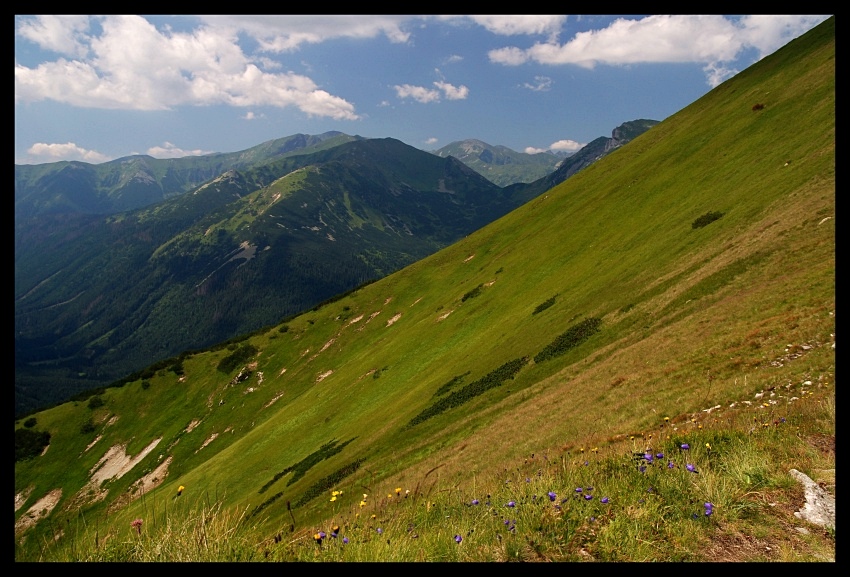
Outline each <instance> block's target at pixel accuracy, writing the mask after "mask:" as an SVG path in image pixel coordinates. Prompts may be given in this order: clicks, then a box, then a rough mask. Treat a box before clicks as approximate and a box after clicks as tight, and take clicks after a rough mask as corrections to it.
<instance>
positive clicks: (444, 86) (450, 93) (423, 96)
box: [393, 80, 469, 104]
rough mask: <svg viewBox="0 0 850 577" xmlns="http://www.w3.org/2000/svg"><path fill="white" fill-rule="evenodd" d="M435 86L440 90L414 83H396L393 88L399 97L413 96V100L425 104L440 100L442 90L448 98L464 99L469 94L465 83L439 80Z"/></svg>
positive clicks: (443, 94)
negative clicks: (458, 83)
mask: <svg viewBox="0 0 850 577" xmlns="http://www.w3.org/2000/svg"><path fill="white" fill-rule="evenodd" d="M434 86H436V87H437V88H438V89H439V90H435V89H433V88H426V87H424V86H414V85H412V84H396V85H394V86H393V89H395V92H396V96H398V97H399V98H412V99H413V100H415V101H417V102H421V103H423V104H426V103H428V102H439V101H440V96H441V95H440V92H441V91H442V96H443V97H445V98H446V99H447V100H464V99H465V98H466V97H467V96H469V88H467V87H466V86H464V85H460V86H454V85H453V84H449V83H448V82H443V81H440V80H438V81H436V82H434Z"/></svg>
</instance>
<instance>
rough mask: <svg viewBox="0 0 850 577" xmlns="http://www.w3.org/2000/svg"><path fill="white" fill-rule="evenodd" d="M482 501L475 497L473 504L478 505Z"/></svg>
mask: <svg viewBox="0 0 850 577" xmlns="http://www.w3.org/2000/svg"><path fill="white" fill-rule="evenodd" d="M480 502H481V501H479V500H478V499H473V500H472V504H473V505H478V504H479V503H480Z"/></svg>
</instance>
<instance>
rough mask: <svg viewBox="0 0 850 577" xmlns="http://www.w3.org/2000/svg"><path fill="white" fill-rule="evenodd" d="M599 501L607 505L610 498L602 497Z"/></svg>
mask: <svg viewBox="0 0 850 577" xmlns="http://www.w3.org/2000/svg"><path fill="white" fill-rule="evenodd" d="M599 501H600V502H601V503H607V502H608V497H602V498H601V499H599Z"/></svg>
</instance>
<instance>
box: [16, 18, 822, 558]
mask: <svg viewBox="0 0 850 577" xmlns="http://www.w3.org/2000/svg"><path fill="white" fill-rule="evenodd" d="M834 58H835V44H834V18H833V19H831V20H829V21H827V22H826V23H824V24H823V25H821V26H819V27H818V28H816V29H814V30H813V31H812V32H810V33H808V34H807V35H805V36H803V37H801V38H799V39H797V40H795V41H793V42H791V43H790V44H789V45H787V46H785V47H784V48H782V49H781V50H779V51H778V52H776V53H775V54H773V55H771V56H769V57H767V58H765V59H764V60H762V61H761V62H759V63H758V64H756V65H754V66H753V67H751V68H750V69H748V70H746V71H744V72H742V73H740V74H739V75H737V76H736V77H734V78H732V79H731V80H729V81H727V82H725V83H724V84H722V85H720V86H719V87H717V88H716V89H715V90H713V91H711V92H710V93H709V94H707V95H706V96H705V97H703V98H701V99H700V100H698V101H696V102H694V103H693V104H691V105H690V106H688V107H687V108H685V109H683V110H682V111H680V112H679V113H677V114H676V115H674V116H672V117H670V118H668V119H667V120H665V121H664V122H662V123H660V124H659V125H657V126H655V127H654V128H653V129H652V130H650V131H648V132H647V133H645V134H643V135H642V136H640V137H638V138H636V139H635V140H634V141H632V142H631V143H629V144H628V145H626V146H624V147H623V148H621V149H619V150H617V151H615V152H614V153H612V154H610V155H609V156H607V157H606V158H604V159H602V160H600V161H599V162H598V163H595V164H593V165H592V166H590V167H588V168H587V169H585V170H583V171H582V172H580V173H579V174H577V175H575V176H574V177H572V178H570V179H569V180H568V181H566V182H565V183H563V184H562V185H560V186H558V187H556V188H554V189H552V190H550V191H548V192H547V193H546V194H544V195H542V196H540V197H539V198H536V199H535V200H533V201H531V202H529V203H528V204H526V205H524V206H522V207H521V208H519V209H518V210H516V211H514V212H512V213H510V214H508V215H506V216H505V217H503V218H501V219H500V220H498V221H496V222H494V223H492V224H491V225H489V226H487V227H485V228H483V229H481V230H479V231H478V232H476V233H474V234H471V235H469V236H468V237H467V238H465V239H463V240H462V241H460V242H458V243H456V244H454V245H452V246H450V247H448V248H446V249H444V250H442V251H440V252H438V253H436V254H434V255H433V256H431V257H428V258H426V259H424V260H422V261H420V262H417V263H415V264H413V265H411V266H409V267H407V268H405V269H403V270H401V271H399V272H396V273H394V274H392V275H391V276H389V277H387V278H385V279H383V280H381V281H379V282H376V283H374V284H372V285H369V286H367V287H364V288H362V289H360V290H358V291H356V292H354V293H352V294H350V295H347V296H345V297H343V298H341V299H339V300H337V301H335V302H332V303H330V304H327V305H325V306H323V307H321V308H318V309H316V310H313V311H310V312H308V313H305V314H303V315H301V316H299V317H297V318H294V319H292V320H291V321H290V322H288V323H287V325H285V326H283V327H274V328H273V329H271V330H269V331H267V332H264V333H262V334H256V335H253V336H251V337H249V338H248V339H247V340H246V341H244V342H243V343H242V345H250V346H251V347H254V349H255V350H256V352H252V351H253V350H254V349H247V350H246V354H247V359H246V360H245V362H238V368H235V369H232V370H229V371H228V372H227V373H222V372H220V371H218V370H217V366H219V364H220V363H221V362H222V360H223V359H225V358H226V357H227V356H228V355H236V357H237V358H235V359H234V362H236V361H240V360H241V359H238V356H239V352H240V350H243V349H240V348H239V345H236V344H234V345H231V347H230V349H228V348H227V347H223V348H220V349H218V350H214V351H208V352H203V353H198V354H195V355H193V356H190V357H187V358H185V359H183V363H182V372H183V375H182V376H178V374H176V373H175V372H172V371H169V370H168V369H163V370H160V371H159V372H158V373H157V374H156V375H155V376H153V377H151V378H150V379H149V380H148V385H147V386H145V384H144V383H143V382H139V381H136V382H133V383H129V384H127V385H125V386H124V387H123V388H119V389H110V390H107V391H106V392H105V393H104V394H103V395H102V400H103V401H104V404H103V406H100V407H95V408H93V409H92V408H89V406H88V405H87V403H86V402H79V403H69V404H65V405H62V406H59V407H56V408H53V409H50V410H47V411H44V412H41V413H38V414H37V415H36V417H37V421H38V423H37V425H36V426H35V430H46V431H48V432H49V433H50V434H51V441H50V446H49V448H48V450H47V451H46V453H44V454H43V455H42V456H40V457H36V458H34V459H31V460H27V461H22V462H19V463H17V464H16V468H15V491H16V494H18V493H20V492H23V493H24V494H26V495H28V497H27V498H26V500H25V501H24V503H23V505H22V506H21V507H20V508H19V509H17V510H16V523H17V522H18V521H19V520H20V519H21V518H22V517H23V516H24V515H25V514H26V511H27V510H28V508H29V507H30V506H31V505H32V504H33V503H35V502H36V501H37V500H38V499H41V498H42V497H43V496H45V495H46V494H48V492H50V491H52V490H54V489H57V488H61V489H62V496H61V499H60V500H59V503H58V505H57V507H56V509H54V510H53V512H52V513H50V514H48V515H45V518H44V519H42V520H41V521H39V522H38V523H36V524H35V526H34V527H32V528H29V529H26V530H24V529H21V530H20V531H18V532H17V533H16V543H18V546H17V549H16V556H17V558H18V559H24V558H37V556H38V553H37V551H36V550H35V549H36V547H37V545H36V544H37V543H40V542H42V539H44V538H45V536H47V538H48V539H51V538H52V537H51V536H52V535H53V534H55V531H54V529H55V526H56V525H61V524H63V523H65V524H66V525H67V526H68V528H69V530H68V531H67V532H66V533H69V534H70V533H72V531H71V529H70V528H71V526H72V525H71V523H77V524H78V525H76V527H81V526H82V525H79V524H80V523H83V520H85V524H86V525H85V526H86V527H88V526H90V525H91V524H93V523H94V522H95V521H94V520H97V523H99V531H100V535H105V534H107V532H108V531H111V530H114V531H115V533H116V534H119V533H121V532H123V531H126V530H127V529H126V528H127V527H128V526H129V523H130V520H132V519H134V518H136V517H142V516H144V514H145V511H146V510H148V508H150V507H152V506H154V504H156V505H155V506H156V507H160V508H161V507H162V506H163V504H165V505H166V506H168V505H169V504H170V503H173V502H174V501H173V500H172V499H173V498H174V495H175V493H176V492H177V488H178V486H184V487H185V491H184V493H183V497H181V498H186V497H191V498H193V499H196V500H202V499H208V500H209V501H217V502H221V503H223V504H224V506H226V507H234V508H238V509H239V510H241V511H245V512H246V515H249V516H250V515H252V516H251V517H250V518H251V519H252V520H253V522H256V523H258V524H260V528H261V530H262V531H266V532H267V533H266V534H273V533H274V532H276V531H279V530H280V529H281V528H283V527H288V526H289V524H290V523H291V522H292V521H291V520H292V519H293V518H294V519H295V520H296V524H297V527H298V528H299V529H300V528H302V527H304V526H309V525H310V524H311V523H319V522H321V521H322V520H324V519H327V518H331V517H332V516H334V515H335V514H338V513H339V512H340V511H341V510H345V511H347V510H348V509H349V508H350V507H351V508H353V509H354V510H356V508H357V503H358V502H359V501H360V497H361V493H368V494H370V495H372V494H374V497H377V496H378V495H379V494H380V493H386V492H387V490H388V488H390V487H396V486H402V487H416V486H418V485H420V484H422V483H432V482H439V483H441V486H444V487H475V484H476V482H477V480H478V479H481V478H484V477H485V476H487V475H491V474H494V473H498V472H500V471H502V470H503V469H506V468H507V467H512V466H513V464H514V463H516V462H517V461H519V460H522V459H523V458H524V457H525V456H527V455H529V454H530V453H532V452H535V451H536V452H539V453H540V452H543V451H545V450H550V449H552V450H556V449H560V450H562V449H565V448H566V449H568V450H570V449H572V448H575V447H576V446H578V444H581V446H583V447H589V446H593V445H597V446H599V447H601V448H603V449H604V448H605V447H606V446H609V445H612V444H614V443H617V442H620V441H621V440H623V439H627V438H628V437H629V436H630V435H632V434H636V433H637V432H639V431H645V430H649V429H652V428H653V427H656V426H657V424H658V422H659V419H660V418H661V416H663V415H669V416H671V417H676V418H680V416H684V415H690V414H701V411H702V410H704V409H707V408H711V407H714V406H716V405H722V406H724V407H725V406H728V405H729V404H730V403H731V402H739V401H741V400H744V399H753V398H754V395H755V394H756V393H758V392H760V391H763V390H768V389H769V388H770V387H779V386H785V385H794V386H796V387H798V386H799V383H801V382H803V381H805V380H815V381H818V382H822V381H828V382H832V373H833V372H834V364H835V351H834V349H833V348H832V347H831V346H830V345H831V344H832V342H833V336H834V331H835V323H834V316H833V315H834V307H835V254H834V250H835V226H834V216H835V110H834V109H835V60H834ZM757 104H760V105H763V106H762V107H757V106H755V105H757ZM754 108H755V109H754ZM712 212H718V213H722V216H721V217H720V218H719V219H716V220H714V221H712V222H710V223H709V224H707V225H705V226H701V227H694V222H695V221H697V219H698V218H699V217H701V216H702V215H705V214H707V213H712ZM553 299H554V300H553ZM582 326H584V327H592V328H595V329H596V330H595V331H594V330H587V331H585V332H583V333H580V334H578V335H576V333H575V331H572V332H571V329H573V328H575V327H582ZM562 336H565V338H561V339H559V337H562ZM570 337H576V338H574V339H573V340H570ZM565 340H566V344H564V343H565ZM553 343H555V344H558V343H560V344H561V345H563V346H561V348H560V350H556V351H555V352H556V353H557V354H547V355H542V354H541V353H542V352H543V351H551V347H550V345H552V344H553ZM535 358H536V359H537V360H535ZM512 361H517V362H516V363H515V367H514V368H517V367H518V369H519V370H518V372H515V373H510V372H509V371H507V369H506V365H508V364H509V363H511V362H512ZM233 366H237V365H236V364H234V365H233ZM243 367H244V368H245V371H247V372H248V373H249V375H248V377H247V379H245V380H242V381H239V380H238V379H237V374H238V373H240V372H241V370H242V369H243ZM500 368H501V369H502V371H501V372H499V371H498V370H499V369H500ZM507 368H510V367H509V366H508V367H507ZM511 376H513V378H510V377H511ZM488 386H489V388H488ZM476 387H477V388H476ZM476 390H482V391H483V392H482V393H481V394H478V395H474V394H473V393H474V392H475V391H476ZM452 395H454V396H453V397H452V399H453V400H455V401H456V400H459V399H460V400H465V402H463V403H461V404H456V403H452V402H445V401H444V403H443V405H440V404H439V403H440V400H441V399H447V398H449V397H450V396H452ZM445 405H454V406H449V407H448V408H445ZM434 406H437V407H438V408H445V410H442V411H438V410H437V409H435V410H434V411H432V412H434V413H435V414H434V415H433V416H431V417H430V418H427V419H424V420H422V421H421V422H418V423H416V424H414V425H412V426H410V423H411V421H416V419H415V418H416V417H417V415H421V414H426V413H427V412H428V410H429V408H430V407H434ZM681 418H684V417H681ZM89 419H91V420H92V422H93V424H94V430H93V431H91V432H88V433H81V431H80V429H81V427H82V426H83V425H84V424H85V423H86V422H87V421H88V420H89ZM674 420H675V419H674ZM680 420H681V419H680ZM20 426H21V423H18V424H16V428H18V427H20ZM157 439H161V440H160V441H159V442H158V444H157V445H156V446H155V448H154V449H153V450H152V451H151V452H150V453H149V454H147V456H145V457H144V458H142V459H141V460H140V462H139V463H138V464H136V465H135V466H134V467H133V468H132V469H131V470H130V472H129V473H127V474H125V475H124V476H121V477H120V478H113V479H112V480H107V481H106V482H104V483H103V484H102V486H100V487H99V488H101V489H107V490H108V493H107V494H106V495H105V497H104V498H103V499H102V500H100V501H97V502H94V503H92V504H85V505H83V507H82V509H78V508H77V507H76V506H75V504H79V503H86V502H87V501H88V500H90V499H91V497H92V496H94V490H91V491H90V490H89V489H87V488H85V486H86V483H87V481H88V479H89V478H90V475H91V471H92V470H93V469H95V468H96V467H97V466H98V465H97V464H98V462H99V460H100V459H101V457H103V456H104V454H105V453H106V451H107V450H108V449H109V448H110V447H114V446H119V445H120V446H122V447H123V449H124V450H126V452H127V454H129V455H139V454H141V453H142V451H143V450H144V449H145V448H146V447H148V446H149V445H150V444H151V443H152V442H153V441H155V440H157ZM95 441H96V442H95ZM91 443H94V444H91ZM90 444H91V445H90ZM169 459H171V460H170V461H168V460H169ZM165 462H169V465H168V468H167V475H166V473H165V472H164V471H162V470H161V471H160V472H159V473H158V475H159V477H163V476H164V478H165V481H164V483H162V484H161V485H159V486H158V487H157V488H155V489H150V490H149V491H147V492H146V493H145V496H144V498H138V499H136V500H131V495H132V494H133V491H132V488H131V485H132V483H133V482H135V481H136V480H138V479H139V478H140V477H141V476H142V475H143V474H145V473H147V472H151V471H153V470H154V469H155V468H156V467H157V466H158V465H161V464H163V463H165ZM299 463H300V464H301V465H300V468H299ZM792 466H793V465H792ZM299 471H300V472H299ZM301 473H303V475H301ZM290 481H294V482H292V483H291V484H290ZM332 489H335V490H342V491H343V495H342V497H341V498H340V499H338V500H337V501H335V502H331V501H329V495H330V491H331V490H332ZM390 490H391V489H390ZM136 495H137V496H138V495H139V493H138V492H137V493H136ZM77 497H78V498H79V499H78V500H75V499H76V498H77ZM374 497H373V498H374ZM287 503H289V504H290V506H291V507H292V512H291V513H290V511H288V509H287ZM107 510H108V511H109V514H108V515H107V513H106V512H107ZM66 519H67V521H66ZM51 524H52V525H53V527H54V528H51ZM78 531H83V529H78ZM63 539H64V540H63ZM60 541H61V542H63V543H69V542H70V536H69V535H68V534H66V535H65V537H64V538H60Z"/></svg>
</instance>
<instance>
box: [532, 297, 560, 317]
mask: <svg viewBox="0 0 850 577" xmlns="http://www.w3.org/2000/svg"><path fill="white" fill-rule="evenodd" d="M557 296H558V295H555V296H553V297H551V298H549V299H547V300H545V301H543V302H542V303H540V304H539V305H537V306H536V307H535V308H534V311H533V312H532V313H531V314H532V315H536V314H537V313H539V312H543V311H545V310H546V309H548V308H549V307H551V306H552V305H553V304H555V298H557Z"/></svg>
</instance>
